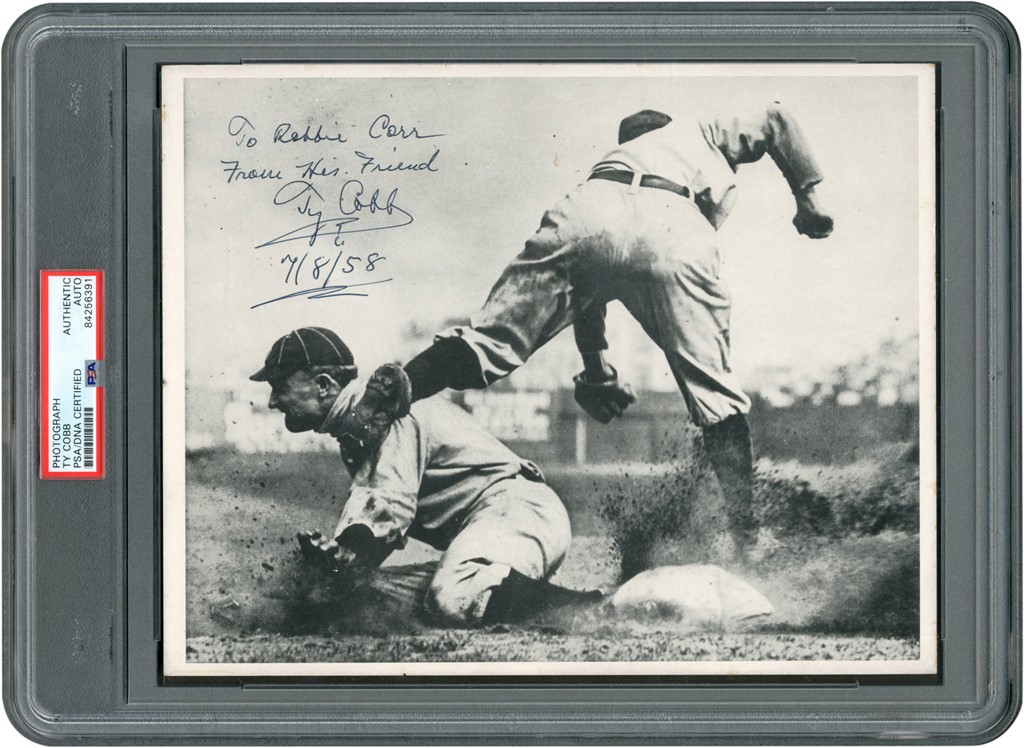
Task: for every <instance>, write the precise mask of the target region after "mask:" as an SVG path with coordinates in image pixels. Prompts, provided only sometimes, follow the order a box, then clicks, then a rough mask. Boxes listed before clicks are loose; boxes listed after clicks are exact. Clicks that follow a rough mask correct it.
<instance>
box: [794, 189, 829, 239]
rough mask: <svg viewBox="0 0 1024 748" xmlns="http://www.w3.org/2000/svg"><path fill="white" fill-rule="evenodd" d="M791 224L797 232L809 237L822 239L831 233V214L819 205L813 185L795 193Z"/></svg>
mask: <svg viewBox="0 0 1024 748" xmlns="http://www.w3.org/2000/svg"><path fill="white" fill-rule="evenodd" d="M793 225H794V226H795V227H796V230H797V231H798V232H800V233H801V234H803V235H804V236H808V237H810V238H811V239H824V238H825V237H826V236H828V235H829V234H831V233H832V227H833V221H832V216H831V215H830V214H829V213H828V211H826V210H825V209H824V208H823V207H822V206H821V203H820V201H819V200H818V196H817V194H816V193H815V191H814V187H808V188H807V189H806V190H804V191H803V192H800V193H797V195H796V216H795V217H794V218H793Z"/></svg>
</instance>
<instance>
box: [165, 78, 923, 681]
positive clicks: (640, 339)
mask: <svg viewBox="0 0 1024 748" xmlns="http://www.w3.org/2000/svg"><path fill="white" fill-rule="evenodd" d="M934 76H935V69H934V67H933V66H931V65H921V64H804V63H801V64H795V63H794V64H757V65H754V64H745V65H741V64H732V65H724V64H721V65H720V64H715V65H696V64H685V65H684V64H660V63H651V64H554V63H552V64H518V63H517V64H511V63H507V64H502V63H494V64H461V63H460V64H450V65H440V64H412V63H401V64H387V65H386V64H376V63H374V64H362V65H327V64H307V65H302V64H250V65H203V66H166V67H164V68H163V71H162V80H161V91H162V97H163V101H162V112H161V132H160V138H161V162H160V172H161V181H160V189H161V200H162V215H161V237H160V238H161V247H162V249H161V268H162V278H161V283H162V305H161V309H162V333H163V335H162V378H163V396H162V428H163V434H162V444H163V454H162V471H163V476H162V479H163V526H162V535H163V556H162V587H163V605H162V621H163V663H162V665H163V672H164V674H165V675H168V676H196V677H199V676H252V677H262V676H266V677H278V676H297V677H302V676H306V677H311V676H452V677H460V676H462V677H467V676H516V677H523V676H534V675H536V676H547V675H554V676H595V677H614V676H673V675H678V676H688V675H701V676H733V675H751V676H773V675H777V676H791V675H836V676H840V675H872V674H877V675H930V674H936V673H937V672H938V670H939V661H938V644H937V630H938V625H939V622H938V620H937V580H936V555H937V528H936V518H937V512H936V501H937V498H936V497H937V492H938V490H939V487H938V484H937V470H936V451H937V442H936V412H935V411H936V402H937V401H936V314H935V309H936V291H935V288H936V176H935V174H936V162H935V150H936V147H935V132H936V119H935V94H934V90H935V78H934Z"/></svg>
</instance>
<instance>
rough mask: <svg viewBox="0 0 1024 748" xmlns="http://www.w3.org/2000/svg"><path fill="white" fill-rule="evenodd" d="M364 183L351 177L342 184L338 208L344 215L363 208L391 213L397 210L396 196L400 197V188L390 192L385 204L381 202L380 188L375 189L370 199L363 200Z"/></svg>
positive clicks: (373, 211)
mask: <svg viewBox="0 0 1024 748" xmlns="http://www.w3.org/2000/svg"><path fill="white" fill-rule="evenodd" d="M363 192H364V188H363V183H362V182H360V181H359V180H358V179H350V180H348V181H347V182H345V184H343V185H342V186H341V194H339V195H338V210H340V211H341V212H342V215H346V216H350V215H352V214H353V213H358V212H359V211H361V210H369V211H370V212H371V213H376V212H377V211H379V210H382V211H384V212H385V213H387V214H388V215H391V214H392V213H393V212H394V210H395V198H396V197H398V188H397V187H395V189H393V190H391V192H390V193H388V196H387V199H385V201H384V204H383V205H381V203H380V190H374V191H373V194H372V195H370V199H369V200H368V201H364V200H363Z"/></svg>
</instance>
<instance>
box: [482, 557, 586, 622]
mask: <svg viewBox="0 0 1024 748" xmlns="http://www.w3.org/2000/svg"><path fill="white" fill-rule="evenodd" d="M603 599H604V595H603V594H602V593H601V592H599V591H598V590H588V591H585V592H580V591H578V590H570V589H569V588H568V587H560V586H558V585H557V584H552V583H551V582H545V581H543V580H541V579H530V577H528V576H526V575H525V574H522V573H520V572H518V571H516V570H515V569H512V571H510V572H509V575H508V576H507V577H505V579H504V580H503V581H502V583H501V584H500V585H498V586H497V587H495V588H494V590H493V591H492V592H491V599H490V601H489V602H488V603H487V610H485V611H484V615H483V618H482V619H481V621H482V622H483V623H497V622H499V621H504V622H515V621H522V620H524V619H526V618H529V617H530V616H533V615H537V614H538V613H542V612H543V611H545V610H551V609H552V608H561V607H564V606H567V605H593V604H596V603H599V602H601V600H603Z"/></svg>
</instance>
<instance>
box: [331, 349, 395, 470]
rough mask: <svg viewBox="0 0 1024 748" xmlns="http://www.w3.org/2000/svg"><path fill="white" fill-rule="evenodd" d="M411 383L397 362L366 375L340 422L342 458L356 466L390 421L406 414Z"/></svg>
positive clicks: (381, 437) (383, 434)
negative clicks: (359, 393) (359, 392)
mask: <svg viewBox="0 0 1024 748" xmlns="http://www.w3.org/2000/svg"><path fill="white" fill-rule="evenodd" d="M411 405H412V384H411V382H410V381H409V376H408V375H407V374H406V373H405V370H404V369H403V368H402V367H401V366H397V365H396V364H383V365H382V366H378V367H377V370H376V371H374V372H373V374H372V375H371V376H370V379H369V381H368V382H367V383H366V390H365V391H364V392H363V396H362V397H361V398H360V399H359V401H358V402H357V403H356V404H355V405H353V406H352V408H351V409H350V410H349V412H348V414H347V415H346V416H345V418H344V419H343V420H342V423H341V436H339V437H338V441H339V443H340V444H341V453H342V459H343V460H344V461H345V465H346V466H347V467H348V469H349V470H350V471H354V470H357V469H358V468H359V467H360V466H362V464H363V463H364V462H365V461H366V459H367V457H369V456H370V454H371V453H372V452H373V451H374V450H376V449H377V447H379V446H380V445H381V442H383V441H384V438H385V437H386V436H387V432H388V429H389V428H391V424H392V423H394V422H395V421H396V420H398V419H399V418H402V417H404V416H406V415H408V414H409V408H410V406H411Z"/></svg>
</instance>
